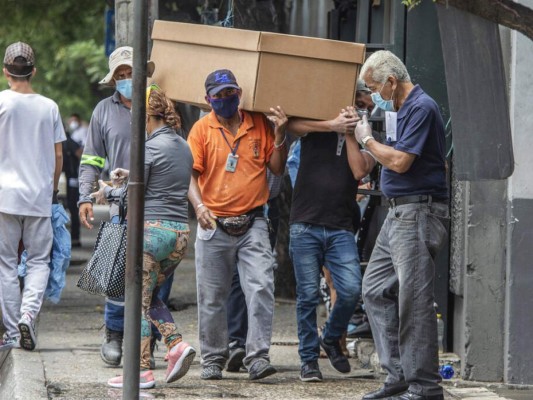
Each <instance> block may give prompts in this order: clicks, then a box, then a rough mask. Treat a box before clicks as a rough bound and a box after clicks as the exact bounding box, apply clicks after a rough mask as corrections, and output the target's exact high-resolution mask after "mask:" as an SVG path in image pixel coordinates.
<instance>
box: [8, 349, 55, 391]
mask: <svg viewBox="0 0 533 400" xmlns="http://www.w3.org/2000/svg"><path fill="white" fill-rule="evenodd" d="M22 352H23V353H24V354H23V356H22V357H21V355H22V354H21V353H22ZM0 399H12V400H38V399H48V394H47V390H46V377H45V374H44V366H43V361H42V359H41V355H40V354H39V352H37V351H36V352H29V351H26V350H22V349H12V350H10V351H8V354H7V357H6V358H5V360H4V363H3V364H2V367H1V369H0Z"/></svg>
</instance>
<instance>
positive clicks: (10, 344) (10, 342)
mask: <svg viewBox="0 0 533 400" xmlns="http://www.w3.org/2000/svg"><path fill="white" fill-rule="evenodd" d="M19 347H20V344H19V338H18V337H17V338H12V337H11V336H9V335H8V334H7V333H4V336H3V337H2V339H1V340H0V351H6V350H9V349H18V348H19Z"/></svg>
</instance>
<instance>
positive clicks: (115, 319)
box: [104, 215, 174, 339]
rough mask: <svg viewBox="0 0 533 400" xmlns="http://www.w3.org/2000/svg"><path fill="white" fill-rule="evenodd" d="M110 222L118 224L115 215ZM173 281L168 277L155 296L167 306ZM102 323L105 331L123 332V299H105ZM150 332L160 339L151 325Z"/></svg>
mask: <svg viewBox="0 0 533 400" xmlns="http://www.w3.org/2000/svg"><path fill="white" fill-rule="evenodd" d="M111 222H113V223H114V224H118V223H119V216H118V215H115V216H113V217H112V218H111ZM173 281H174V273H172V275H170V276H169V277H168V278H167V279H166V280H165V282H164V283H163V285H162V286H161V288H160V289H159V292H158V294H157V296H158V297H159V298H160V299H161V300H162V301H163V302H164V303H165V304H167V302H168V298H169V296H170V290H171V289H172V282H173ZM104 322H105V326H106V328H107V329H111V330H114V331H119V332H123V331H124V297H107V298H106V299H105V307H104ZM152 332H153V333H154V334H155V335H156V338H158V339H160V338H161V335H160V334H159V331H158V330H157V328H155V327H154V326H153V325H152Z"/></svg>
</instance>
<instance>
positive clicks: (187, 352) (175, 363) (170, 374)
mask: <svg viewBox="0 0 533 400" xmlns="http://www.w3.org/2000/svg"><path fill="white" fill-rule="evenodd" d="M195 355H196V350H194V349H193V348H192V347H191V346H190V345H189V344H188V343H185V342H179V343H178V344H177V345H176V346H174V347H173V348H172V349H170V351H169V352H168V367H167V377H166V380H167V383H170V382H174V381H177V380H178V379H180V378H181V377H183V376H184V375H185V374H186V373H187V371H189V367H190V366H191V364H192V360H194V356H195Z"/></svg>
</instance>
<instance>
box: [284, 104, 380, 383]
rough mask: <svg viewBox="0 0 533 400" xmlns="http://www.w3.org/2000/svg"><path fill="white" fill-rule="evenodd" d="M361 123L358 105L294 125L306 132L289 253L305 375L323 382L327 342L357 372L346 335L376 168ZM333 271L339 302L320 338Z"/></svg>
mask: <svg viewBox="0 0 533 400" xmlns="http://www.w3.org/2000/svg"><path fill="white" fill-rule="evenodd" d="M358 120H359V117H358V116H357V114H356V113H355V112H354V109H353V107H348V108H347V109H346V110H342V111H341V113H340V114H339V116H338V117H337V118H335V119H333V120H330V121H314V120H304V119H291V120H289V125H288V127H287V130H288V131H290V132H293V133H295V134H297V135H298V136H302V138H301V154H300V166H299V169H298V175H297V177H296V183H295V187H294V191H293V199H292V208H291V216H290V246H289V251H290V257H291V259H292V262H293V265H294V271H295V277H296V286H297V289H296V290H297V318H298V338H299V347H298V352H299V355H300V360H301V373H300V379H301V380H302V381H304V382H312V381H321V380H322V374H321V372H320V369H319V367H318V362H317V360H318V357H319V354H320V346H322V347H323V349H324V350H325V352H326V354H327V355H328V358H329V360H330V363H331V365H332V366H333V368H335V369H336V370H337V371H339V372H343V373H347V372H350V364H349V363H348V360H347V358H346V357H345V356H344V354H343V352H342V350H341V348H340V345H339V339H340V338H341V336H342V335H343V333H344V332H345V331H346V327H347V326H348V322H349V320H350V317H351V316H352V313H353V311H354V309H355V306H356V303H357V301H358V299H359V297H360V294H361V268H360V265H359V255H358V251H357V246H356V243H355V239H354V234H355V231H356V230H357V226H354V221H357V222H359V218H357V216H358V215H359V214H358V213H359V208H358V205H357V202H356V194H357V186H358V181H359V179H361V178H363V177H364V176H366V175H367V174H368V173H369V172H370V171H371V170H372V168H373V167H374V165H375V161H374V159H373V158H372V156H371V155H370V154H368V153H366V152H364V151H360V149H359V145H358V144H357V141H356V140H355V137H354V136H353V129H354V127H355V125H356V123H357V121H358ZM322 266H325V267H326V268H327V269H328V270H329V271H330V273H331V276H332V279H333V284H334V287H335V289H336V291H337V300H336V302H335V305H334V306H333V309H332V310H331V313H330V315H329V318H328V320H327V321H326V324H325V327H324V329H323V333H322V337H319V335H318V330H317V321H316V307H317V305H318V303H319V300H320V294H319V281H320V270H321V268H322Z"/></svg>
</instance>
